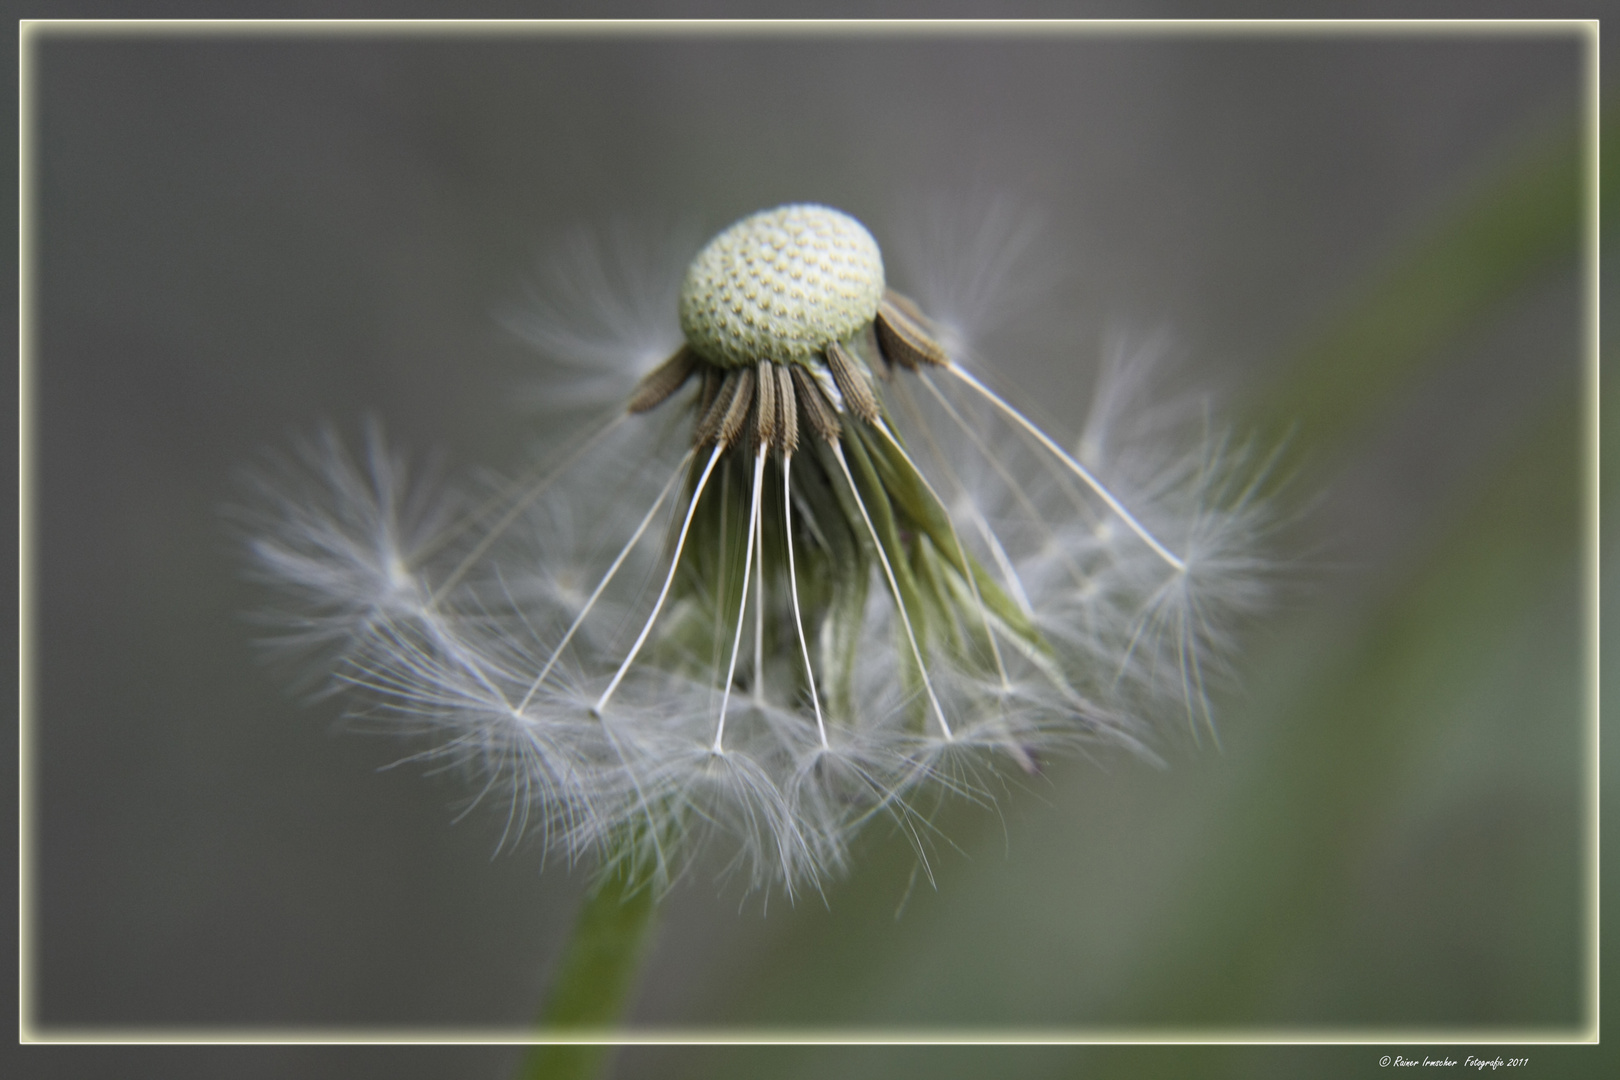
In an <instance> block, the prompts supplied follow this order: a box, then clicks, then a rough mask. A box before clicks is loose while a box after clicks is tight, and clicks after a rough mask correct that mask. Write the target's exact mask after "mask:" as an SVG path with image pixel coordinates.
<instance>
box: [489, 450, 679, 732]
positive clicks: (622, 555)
mask: <svg viewBox="0 0 1620 1080" xmlns="http://www.w3.org/2000/svg"><path fill="white" fill-rule="evenodd" d="M694 453H696V451H693V450H688V451H687V452H686V456H685V457H683V458H681V463H680V464H679V465H677V466H675V471H674V472H673V473H671V474H670V478H669V480H668V482H667V483H665V484H664V489H663V490H662V491H660V492H659V493H658V498H656V499H654V500H653V504H652V506H650V507H649V508H648V509H647V515H646V516H645V517H643V518H642V519H641V524H640V525H637V526H636V531H635V532H633V533H631V534H630V539H629V540H627V541H626V542H625V545H624V547H622V548H620V549H619V555H618V557H617V558H616V559H614V560H613V565H612V566H609V567H608V568H607V573H605V574H603V575H602V580H601V581H599V582H597V583H596V590H595V591H594V592H592V593H591V595H590V598H589V599H588V600H586V601H585V604H584V606H583V607H581V608H580V609H579V614H578V615H576V616H574V621H573V623H572V624H571V625H570V626H569V627H568V632H567V633H565V634H563V636H562V640H561V641H559V642H557V647H556V648H555V649H553V650H552V651H551V657H550V658H549V659H548V660H547V661H546V666H545V667H543V668H541V669H540V674H538V675H536V676H535V677H534V683H533V684H532V685H530V687H529V692H528V693H527V694H524V695H523V700H522V701H521V702H519V703H518V707H517V711H518V712H522V711H523V710H524V709H525V708H527V707H528V705H529V702H530V701H531V700H533V698H534V695H535V694H536V693H538V692H539V690H540V686H541V684H543V683H544V682H545V681H546V676H547V675H550V674H551V669H552V667H554V666H555V665H556V663H557V658H558V657H560V656H562V654H563V650H564V649H566V648H568V643H569V642H570V641H573V640H574V634H575V633H576V632H577V631H578V630H579V628H580V627H581V626H582V625H584V622H585V618H586V616H588V615H589V614H590V613H591V609H592V608H594V607H595V606H596V602H597V600H599V599H601V597H602V593H603V592H604V591H605V590H606V589H607V587H608V585H609V584H610V583H612V581H613V577H614V575H616V574H617V573H618V572H619V567H621V566H623V565H624V560H625V559H627V558H629V557H630V552H631V551H633V550H634V549H635V546H636V545H637V544H638V543H640V542H641V538H642V536H643V535H644V534H645V533H646V531H647V526H649V525H651V524H652V520H653V518H654V517H655V516H656V515H657V513H658V508H659V507H661V506H663V505H664V500H665V499H667V498H669V493H670V491H672V490H673V489H674V487H675V483H676V481H678V480H679V479H680V478H681V473H683V472H684V471H685V470H686V467H687V465H689V464H690V463H691V461H692V455H693V454H694Z"/></svg>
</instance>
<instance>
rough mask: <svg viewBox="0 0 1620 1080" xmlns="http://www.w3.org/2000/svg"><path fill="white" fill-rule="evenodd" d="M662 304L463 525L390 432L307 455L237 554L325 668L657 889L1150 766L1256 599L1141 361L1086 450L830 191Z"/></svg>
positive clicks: (1220, 460) (522, 811) (1226, 510)
mask: <svg viewBox="0 0 1620 1080" xmlns="http://www.w3.org/2000/svg"><path fill="white" fill-rule="evenodd" d="M602 266H603V264H594V269H590V270H589V273H590V274H591V275H593V276H594V277H595V278H597V279H600V280H603V281H605V280H607V279H608V278H609V277H611V276H613V275H611V274H609V273H608V272H607V271H605V270H604V269H603V268H602ZM614 310H635V303H634V301H622V302H621V301H618V300H614V299H612V298H602V299H599V300H593V302H592V306H591V311H592V312H593V313H594V315H596V316H599V315H601V313H603V312H610V311H614ZM670 314H672V315H676V316H678V322H679V331H680V340H681V342H682V343H681V344H679V345H678V346H677V347H676V348H674V350H673V352H672V353H670V354H669V355H667V356H665V357H664V358H663V359H662V362H660V363H657V364H656V366H651V368H650V370H643V371H642V372H640V373H639V374H640V379H639V382H637V383H636V384H635V385H634V386H633V388H632V389H629V390H628V393H627V396H626V397H624V398H622V399H621V400H620V401H619V402H618V403H616V404H615V405H612V406H609V407H608V409H607V416H606V418H605V419H604V420H603V422H602V423H601V425H600V426H599V427H598V428H597V429H596V430H595V431H594V432H593V433H592V434H590V435H589V436H587V437H586V438H585V439H584V440H583V442H581V443H579V444H578V445H576V446H575V447H573V448H572V449H571V450H568V451H566V452H564V453H563V454H562V455H561V458H560V460H559V462H558V463H557V464H556V465H555V466H553V467H552V468H550V469H549V470H547V471H545V472H544V473H543V474H542V475H539V476H537V477H535V478H531V479H529V480H525V481H521V482H517V483H511V484H505V485H500V484H497V485H495V486H494V487H493V488H492V490H491V492H490V493H489V495H488V497H487V498H486V499H485V501H484V502H483V503H482V504H481V506H479V507H478V508H477V509H473V510H470V511H466V512H463V513H461V514H460V515H459V516H458V517H457V518H456V519H455V521H454V523H453V524H452V523H451V522H450V520H449V519H448V518H446V517H445V516H444V515H443V514H438V515H433V514H423V513H422V512H421V511H420V510H419V509H418V508H417V502H415V501H412V500H411V499H405V498H402V497H401V494H400V493H401V492H402V491H403V490H404V489H403V488H402V486H401V485H402V484H403V481H402V480H400V479H399V478H398V476H397V475H396V472H397V465H396V464H395V463H394V461H393V459H391V458H389V457H388V455H387V454H386V453H385V452H384V451H382V450H381V448H380V446H373V449H372V451H371V455H370V458H369V461H370V473H369V476H363V475H362V474H361V473H360V471H359V470H358V468H357V467H356V466H355V465H354V463H352V462H351V461H349V459H348V458H347V457H345V456H344V455H343V454H342V452H341V449H340V448H337V447H336V446H335V444H333V445H328V446H327V448H326V450H325V451H324V452H323V453H324V458H312V459H311V460H310V461H309V462H308V463H309V464H311V465H313V466H315V468H316V469H317V471H320V472H323V473H324V474H325V478H326V481H327V483H328V485H329V488H330V490H329V491H328V492H326V493H325V494H324V495H323V496H322V497H321V498H320V499H319V500H317V501H315V502H313V503H305V502H303V501H301V500H300V499H298V498H296V497H293V496H287V495H282V496H279V497H278V499H277V501H276V502H275V509H276V511H277V512H278V513H279V514H280V515H281V516H280V518H279V520H277V521H276V522H275V524H273V525H272V526H271V527H270V528H269V529H268V530H267V533H266V536H265V538H264V539H262V540H261V541H259V542H257V543H256V544H255V547H254V553H255V555H256V556H257V558H258V561H259V565H260V569H261V570H262V571H263V572H264V573H265V574H266V575H268V576H270V577H272V578H274V579H276V580H278V581H279V582H280V583H281V584H282V585H283V586H284V588H285V589H286V590H287V592H288V595H289V596H290V597H292V599H293V600H295V601H297V602H298V603H299V604H301V605H302V606H303V608H305V609H306V610H309V611H313V612H314V613H315V614H314V615H312V616H303V617H304V618H306V619H308V620H309V622H308V626H309V627H312V628H313V629H312V630H308V631H305V636H309V635H311V634H313V635H314V636H316V637H319V638H321V639H322V640H323V641H324V640H326V639H328V638H330V639H333V640H334V641H336V643H337V645H338V648H337V649H336V650H334V651H333V652H332V653H331V655H333V656H335V657H336V665H335V674H336V676H337V679H338V680H339V681H340V682H341V683H343V684H344V685H347V686H349V687H351V688H353V689H354V690H356V691H357V692H358V693H359V694H360V695H361V697H362V698H363V700H364V701H365V702H366V704H367V707H368V708H369V709H371V710H372V711H373V712H374V714H376V715H378V716H380V717H383V718H387V719H391V721H392V722H393V723H395V724H396V725H398V726H402V727H403V728H404V729H405V730H408V731H414V732H421V733H424V734H426V735H427V736H428V737H429V738H431V739H432V740H433V745H432V748H431V749H429V750H428V751H426V752H425V753H424V754H423V755H421V756H422V757H424V758H427V759H443V760H446V761H449V762H454V763H459V764H467V765H471V766H472V767H473V768H474V769H475V771H476V772H477V773H479V774H481V776H482V787H481V789H480V791H479V796H478V798H480V799H481V798H483V797H485V796H493V795H495V794H499V795H500V796H501V797H504V798H506V799H507V800H508V804H509V806H510V808H511V809H510V813H509V818H508V824H509V828H510V830H511V831H514V832H520V831H522V830H523V829H524V828H525V827H538V828H539V829H540V830H541V831H543V833H544V834H545V837H546V839H547V841H548V843H549V844H551V845H553V846H555V847H556V848H558V849H560V850H561V851H563V852H565V853H566V854H567V856H568V857H570V858H574V857H579V856H583V855H585V854H587V853H589V854H593V855H595V856H596V857H597V859H598V860H599V862H600V863H601V864H602V865H603V866H604V867H613V868H620V869H625V870H627V871H628V872H629V876H630V877H631V878H632V879H633V880H640V881H645V882H651V883H653V884H654V885H655V886H657V887H664V886H667V884H668V883H669V882H671V881H673V880H674V879H675V878H677V877H679V876H680V875H681V874H682V873H683V872H685V870H686V869H687V868H688V867H689V866H690V865H691V862H692V857H693V855H694V853H695V852H696V851H697V850H699V849H701V848H704V847H706V846H709V845H710V844H711V843H715V842H721V843H723V844H725V845H728V846H729V850H731V852H732V853H733V858H732V861H731V863H730V865H731V866H732V867H733V868H734V869H735V870H736V872H737V873H739V874H740V875H742V876H743V877H744V878H745V879H746V880H747V882H748V883H749V885H750V886H752V887H763V886H769V885H771V884H773V883H774V884H778V885H780V886H782V887H783V888H785V889H786V890H787V891H788V892H789V893H790V894H791V893H792V892H793V891H794V890H796V889H799V888H803V887H805V886H809V887H812V888H814V887H816V886H817V884H818V883H819V882H820V881H821V880H822V878H823V877H824V876H825V875H826V874H828V873H831V872H836V871H839V870H841V869H843V868H844V867H845V866H846V864H847V859H848V844H849V841H850V839H851V838H852V837H853V835H854V834H855V833H856V832H857V831H858V830H859V829H860V827H861V826H862V825H863V824H865V823H866V822H868V821H870V820H872V819H874V818H878V817H883V818H888V819H890V820H892V821H894V822H896V823H898V824H899V825H900V827H902V828H903V829H905V830H907V831H908V832H909V833H910V834H911V835H912V837H913V840H914V842H915V844H916V846H917V848H918V852H919V856H920V857H922V858H923V859H924V863H925V868H926V852H927V849H928V847H929V840H928V834H929V831H930V829H931V826H930V825H929V822H928V820H927V815H926V814H925V813H924V812H922V810H921V809H919V807H920V803H919V796H921V795H922V794H923V793H924V792H934V793H960V794H963V795H965V796H967V797H970V798H988V794H987V790H988V788H989V786H990V785H989V780H990V778H991V777H993V776H995V775H997V774H998V772H999V770H1000V769H1001V767H1002V763H1007V764H1011V765H1014V766H1016V767H1018V768H1021V769H1023V770H1025V771H1028V772H1034V771H1036V770H1037V769H1038V768H1039V762H1040V759H1041V757H1042V756H1043V755H1045V754H1048V753H1052V752H1054V751H1062V750H1066V749H1072V748H1078V747H1083V746H1086V745H1089V744H1095V743H1101V744H1113V745H1120V746H1125V747H1128V748H1131V749H1133V750H1135V751H1138V752H1141V753H1143V754H1151V750H1150V749H1149V745H1148V744H1149V741H1150V734H1149V732H1150V725H1149V724H1148V723H1147V722H1146V719H1145V717H1146V716H1149V715H1153V714H1154V713H1155V712H1157V711H1159V710H1160V709H1162V708H1163V706H1164V702H1165V701H1166V699H1169V700H1173V701H1175V702H1178V703H1179V704H1180V707H1182V708H1184V709H1185V710H1186V712H1187V714H1188V716H1189V717H1192V718H1194V719H1195V720H1198V719H1203V720H1206V721H1207V718H1208V701H1207V692H1206V684H1207V682H1208V679H1209V677H1210V674H1211V672H1212V670H1214V668H1213V667H1212V665H1218V664H1219V663H1220V655H1219V654H1220V653H1221V652H1222V651H1223V650H1226V649H1228V648H1230V646H1231V644H1232V643H1231V641H1230V639H1229V625H1230V618H1231V616H1232V615H1234V614H1245V613H1248V612H1251V611H1253V610H1257V609H1258V608H1259V606H1260V605H1261V603H1262V602H1263V600H1264V596H1265V590H1264V584H1263V582H1264V577H1265V575H1264V571H1265V563H1264V561H1263V559H1262V558H1261V557H1260V556H1259V555H1258V554H1256V553H1255V552H1254V544H1255V543H1256V542H1257V540H1258V539H1259V531H1260V528H1261V525H1262V524H1263V521H1264V508H1263V505H1262V504H1261V503H1260V502H1259V501H1258V500H1256V499H1254V498H1253V497H1252V487H1251V488H1250V489H1249V490H1247V491H1246V490H1244V488H1243V486H1242V485H1243V484H1245V483H1249V482H1250V480H1251V479H1252V470H1249V469H1248V467H1247V466H1246V464H1245V460H1246V459H1244V457H1243V456H1242V455H1240V454H1236V453H1234V452H1232V451H1231V450H1229V449H1228V448H1227V447H1226V446H1225V444H1223V443H1221V442H1219V441H1218V440H1207V439H1206V440H1203V441H1202V442H1200V443H1197V444H1195V445H1193V446H1192V447H1191V448H1190V450H1189V449H1188V448H1187V447H1184V446H1180V445H1174V444H1167V443H1165V442H1164V438H1163V436H1164V433H1163V432H1161V431H1159V430H1157V429H1152V428H1150V430H1149V432H1148V434H1149V436H1150V438H1148V439H1145V440H1144V439H1143V438H1142V432H1141V431H1140V430H1136V429H1134V428H1133V427H1132V425H1131V424H1129V423H1128V422H1126V421H1124V420H1122V412H1121V408H1120V407H1121V406H1123V405H1127V404H1132V402H1130V401H1129V400H1128V399H1129V398H1130V397H1131V395H1129V394H1123V395H1121V394H1118V393H1116V392H1115V390H1113V389H1110V388H1111V387H1113V388H1118V387H1121V386H1123V387H1125V388H1126V389H1129V388H1130V379H1132V378H1134V375H1133V374H1132V371H1133V370H1134V369H1129V368H1126V367H1123V366H1119V365H1115V366H1116V367H1118V370H1115V371H1112V372H1109V371H1105V372H1104V375H1105V378H1104V380H1103V383H1102V386H1101V387H1100V389H1099V395H1098V399H1097V400H1098V403H1099V404H1098V407H1097V408H1095V409H1094V410H1093V413H1092V416H1091V417H1090V419H1089V421H1088V423H1087V427H1086V430H1085V431H1084V432H1082V433H1081V437H1080V440H1079V442H1078V444H1077V445H1078V446H1079V447H1080V449H1079V450H1078V451H1071V450H1070V449H1068V448H1067V447H1065V446H1064V445H1063V444H1062V443H1060V442H1059V441H1058V440H1057V439H1055V438H1053V437H1052V436H1051V435H1049V434H1047V433H1046V431H1044V430H1043V429H1042V428H1040V427H1039V426H1037V425H1036V424H1034V423H1033V422H1032V421H1030V420H1029V419H1028V418H1027V417H1026V416H1025V414H1024V413H1022V412H1020V411H1019V410H1018V409H1017V408H1015V407H1014V406H1013V405H1012V404H1010V403H1009V402H1008V401H1007V400H1006V399H1005V398H1004V397H1003V396H1001V395H1000V394H998V393H997V392H996V391H995V390H994V389H992V387H991V386H990V385H989V383H988V382H987V379H986V378H985V377H981V375H979V374H976V373H975V372H974V371H973V370H970V368H969V366H968V365H967V361H966V359H965V358H964V356H961V355H957V354H954V353H953V351H952V349H951V348H947V346H946V345H945V344H943V343H942V338H946V339H947V340H951V341H957V342H960V341H963V340H965V339H963V338H962V337H960V335H948V336H947V335H943V334H941V333H939V332H937V331H936V329H935V328H934V326H933V324H931V323H930V321H929V319H928V317H927V315H926V314H925V313H924V312H923V311H921V310H920V309H919V308H918V306H917V305H916V304H915V303H913V302H912V301H911V300H909V299H907V298H906V297H905V296H902V295H901V294H899V293H896V292H894V291H893V290H891V289H890V288H889V287H888V284H887V282H886V280H885V277H884V267H883V260H882V256H881V253H880V252H879V249H878V246H877V243H876V241H875V240H874V239H873V237H872V235H871V234H870V233H869V232H868V231H867V230H866V228H865V227H864V226H863V225H861V224H860V223H859V222H858V221H856V220H855V219H854V218H851V217H849V216H848V215H845V214H843V213H841V212H839V211H836V210H832V209H829V208H827V207H823V206H816V205H806V204H797V205H789V206H783V207H779V208H777V209H774V210H768V211H763V212H761V213H758V214H755V215H753V216H751V217H748V218H745V219H743V220H742V221H740V222H738V223H736V224H735V225H733V226H731V227H730V228H728V229H726V230H725V231H723V232H722V233H720V234H719V235H718V236H717V237H715V238H714V239H713V240H712V241H710V243H709V244H708V245H707V246H706V247H704V248H703V249H702V251H700V252H699V254H698V255H697V257H696V259H694V260H693V261H692V263H691V264H690V267H689V268H688V270H687V273H686V276H685V279H684V281H683V282H682V285H681V288H680V289H679V291H678V302H677V304H676V310H675V311H673V312H671V313H670ZM594 321H595V322H596V323H598V324H600V322H601V319H600V318H596V319H595V320H594ZM600 329H601V327H600V325H598V326H596V327H595V328H594V329H591V331H590V332H589V333H583V334H577V335H576V334H573V333H572V332H569V331H563V330H556V329H541V328H537V327H534V326H531V327H530V328H529V331H530V333H529V336H530V337H531V338H532V339H534V340H537V341H541V342H543V343H545V344H546V345H547V346H548V347H552V348H559V349H565V348H567V347H568V346H569V344H570V343H571V342H573V343H578V342H580V341H591V342H598V341H601V340H603V339H602V337H601V335H600V334H598V333H597V332H596V331H598V330H600ZM955 348H957V349H958V350H959V351H961V352H963V353H965V352H966V346H965V345H962V344H958V345H956V346H955ZM592 349H597V346H596V345H594V344H593V345H591V346H590V347H589V348H588V349H587V350H586V351H587V353H589V352H590V351H591V350H592ZM627 355H629V354H628V353H626V352H624V351H622V350H621V351H616V352H614V353H613V355H612V356H611V357H609V358H608V361H607V363H608V364H609V366H614V367H615V370H614V371H610V372H607V373H606V374H607V375H609V376H617V377H618V379H619V382H620V384H621V385H622V382H623V380H622V374H623V372H622V367H623V364H624V361H625V357H626V356H627ZM586 359H587V360H589V359H590V357H589V356H587V357H586ZM588 381H589V377H588ZM608 381H609V383H611V382H612V381H613V379H609V380H608ZM1110 395H1112V396H1110ZM1144 441H1146V442H1151V443H1155V444H1157V445H1156V446H1152V447H1147V448H1144V447H1143V446H1142V445H1141V444H1142V443H1143V442H1144ZM1114 477H1117V478H1118V479H1117V480H1114V479H1112V478H1114ZM1105 479H1108V482H1105ZM1234 485H1235V486H1234ZM427 525H431V526H432V528H431V529H430V530H427V531H428V532H431V534H432V535H431V536H426V535H423V533H424V529H425V527H426V526H427ZM291 625H292V626H293V629H294V633H295V636H297V634H298V632H299V630H300V627H301V626H302V625H303V624H300V623H293V624H291ZM475 801H476V800H475Z"/></svg>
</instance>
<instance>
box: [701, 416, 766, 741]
mask: <svg viewBox="0 0 1620 1080" xmlns="http://www.w3.org/2000/svg"><path fill="white" fill-rule="evenodd" d="M768 450H769V447H767V446H766V445H765V444H764V443H760V444H759V449H758V450H756V451H754V493H753V497H752V498H750V499H749V500H748V553H747V554H746V555H744V556H743V580H742V596H741V598H739V599H738V601H737V632H736V633H735V634H733V635H732V637H731V663H730V664H728V665H727V666H726V683H725V690H724V691H723V692H722V693H721V695H720V719H719V720H717V721H716V722H715V725H714V746H713V747H712V749H713V751H714V753H716V754H721V753H724V752H725V746H724V744H723V742H722V740H723V739H724V738H725V734H726V706H728V705H729V704H731V680H732V679H734V678H736V675H737V650H738V649H739V648H740V647H741V646H742V630H743V614H744V613H745V612H746V611H747V609H748V576H749V574H750V573H751V572H752V571H753V568H754V534H755V530H756V529H758V528H759V496H760V488H761V487H762V486H763V485H764V483H765V454H766V452H767V451H768Z"/></svg>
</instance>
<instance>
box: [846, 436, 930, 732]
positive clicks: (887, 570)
mask: <svg viewBox="0 0 1620 1080" xmlns="http://www.w3.org/2000/svg"><path fill="white" fill-rule="evenodd" d="M832 452H833V456H834V457H836V458H837V459H838V467H839V468H840V469H842V470H843V471H844V481H845V482H846V483H847V484H849V492H850V494H851V495H852V496H854V498H855V506H856V507H857V508H858V509H859V510H860V512H861V520H862V521H864V522H866V532H867V535H869V536H871V538H872V544H873V546H874V547H876V548H877V555H878V562H879V563H881V564H882V565H883V575H884V577H886V578H888V579H889V592H891V593H893V594H894V606H895V607H896V608H897V609H898V610H899V612H900V623H901V625H902V626H904V627H905V628H906V640H907V641H909V642H911V655H912V657H913V659H915V660H916V661H917V672H918V673H919V674H920V675H922V681H923V689H924V690H925V691H927V692H928V702H929V704H931V705H933V707H934V717H935V718H936V719H937V720H938V721H939V729H940V730H941V731H942V732H944V733H945V741H946V742H951V741H953V740H954V739H955V736H954V735H952V734H951V725H950V724H949V723H948V722H947V721H946V719H945V710H944V709H942V708H941V707H940V704H939V697H938V696H937V695H936V694H935V693H934V683H933V680H931V679H930V678H929V677H928V665H926V664H924V663H923V658H922V650H921V649H920V648H918V647H917V633H916V631H915V630H913V629H912V626H911V616H910V615H909V614H908V613H907V612H906V602H905V600H904V599H903V598H902V597H901V595H900V583H899V582H898V581H896V580H895V577H894V568H893V567H892V566H890V565H889V557H888V556H887V555H885V554H884V553H883V541H881V540H879V539H878V534H877V529H876V528H875V527H874V526H873V525H872V515H871V514H868V513H867V512H866V501H865V500H864V499H862V498H861V491H860V489H859V488H857V487H856V486H855V477H854V476H852V475H851V474H850V471H849V462H847V461H845V460H844V447H843V445H842V444H841V443H833V444H832Z"/></svg>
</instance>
